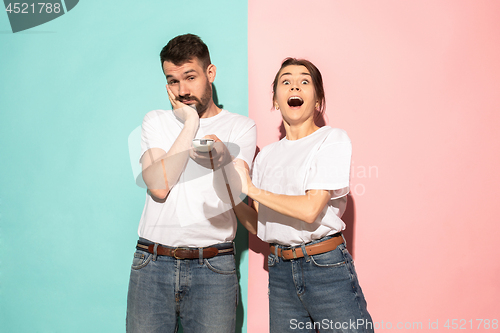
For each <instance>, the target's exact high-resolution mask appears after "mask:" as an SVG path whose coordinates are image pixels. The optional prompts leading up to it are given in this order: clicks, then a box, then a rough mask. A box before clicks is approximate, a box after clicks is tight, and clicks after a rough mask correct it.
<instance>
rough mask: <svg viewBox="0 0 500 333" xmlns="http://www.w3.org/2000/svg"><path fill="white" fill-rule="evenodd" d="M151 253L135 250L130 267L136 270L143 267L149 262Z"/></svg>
mask: <svg viewBox="0 0 500 333" xmlns="http://www.w3.org/2000/svg"><path fill="white" fill-rule="evenodd" d="M152 256H153V255H152V254H151V253H148V252H144V251H139V250H137V251H135V253H134V260H133V261H132V269H135V270H138V269H141V268H144V267H146V266H147V264H149V262H150V261H151V258H152Z"/></svg>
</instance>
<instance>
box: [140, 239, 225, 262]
mask: <svg viewBox="0 0 500 333" xmlns="http://www.w3.org/2000/svg"><path fill="white" fill-rule="evenodd" d="M136 248H137V249H140V250H144V251H147V252H149V253H153V254H154V248H155V245H154V244H149V245H148V244H141V243H140V242H137V246H136ZM202 250H203V258H204V259H208V258H213V257H215V256H218V255H219V256H220V255H226V254H233V253H234V248H233V245H230V246H228V247H224V248H221V249H219V248H217V247H215V246H210V247H204V248H202ZM156 254H157V255H159V256H169V257H174V258H175V259H199V258H200V250H199V249H198V248H188V247H176V248H172V247H166V246H163V245H160V244H158V247H157V248H156Z"/></svg>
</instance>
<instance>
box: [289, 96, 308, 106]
mask: <svg viewBox="0 0 500 333" xmlns="http://www.w3.org/2000/svg"><path fill="white" fill-rule="evenodd" d="M302 104H304V101H303V100H302V98H300V97H299V96H292V97H290V98H289V99H288V105H289V106H292V107H294V106H301V105H302Z"/></svg>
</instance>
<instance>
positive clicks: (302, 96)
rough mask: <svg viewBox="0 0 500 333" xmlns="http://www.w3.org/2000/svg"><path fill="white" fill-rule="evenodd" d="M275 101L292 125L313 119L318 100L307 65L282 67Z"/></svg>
mask: <svg viewBox="0 0 500 333" xmlns="http://www.w3.org/2000/svg"><path fill="white" fill-rule="evenodd" d="M274 103H275V107H276V106H278V108H279V110H280V111H281V115H282V116H283V120H284V121H286V122H287V123H288V124H290V125H297V124H301V123H303V122H305V121H306V120H309V119H310V120H312V119H313V117H314V110H315V108H316V106H317V103H318V101H317V98H316V93H315V90H314V85H313V82H312V78H311V74H310V73H309V70H308V69H307V68H306V67H305V66H298V65H290V66H286V67H284V68H282V69H281V71H280V73H279V76H278V84H277V86H276V91H275V100H274Z"/></svg>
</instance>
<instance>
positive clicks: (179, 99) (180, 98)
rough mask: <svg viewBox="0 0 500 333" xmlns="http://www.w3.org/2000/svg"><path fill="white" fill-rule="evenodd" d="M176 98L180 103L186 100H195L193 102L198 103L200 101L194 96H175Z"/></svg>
mask: <svg viewBox="0 0 500 333" xmlns="http://www.w3.org/2000/svg"><path fill="white" fill-rule="evenodd" d="M176 100H178V101H179V102H181V103H184V102H187V101H195V102H198V103H200V101H199V100H198V98H196V97H177V98H176Z"/></svg>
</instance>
